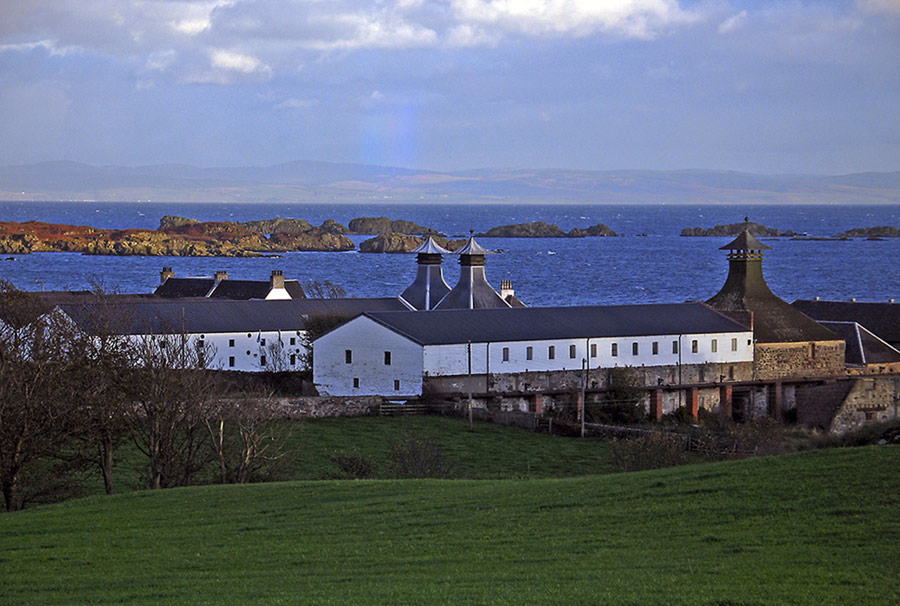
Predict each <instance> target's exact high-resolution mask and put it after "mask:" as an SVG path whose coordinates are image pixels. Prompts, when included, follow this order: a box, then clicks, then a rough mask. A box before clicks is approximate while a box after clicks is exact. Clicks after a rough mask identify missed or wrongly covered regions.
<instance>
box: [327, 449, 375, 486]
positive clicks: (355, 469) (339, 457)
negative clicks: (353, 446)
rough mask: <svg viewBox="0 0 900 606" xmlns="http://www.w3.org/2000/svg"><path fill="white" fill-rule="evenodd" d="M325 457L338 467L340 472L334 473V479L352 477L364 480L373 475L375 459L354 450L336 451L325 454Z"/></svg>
mask: <svg viewBox="0 0 900 606" xmlns="http://www.w3.org/2000/svg"><path fill="white" fill-rule="evenodd" d="M325 458H326V459H328V460H329V461H331V462H332V463H334V464H335V465H337V466H338V469H340V473H338V474H334V478H335V479H343V478H352V479H356V480H364V479H366V478H371V477H372V476H373V475H375V467H376V466H375V461H373V460H372V459H370V458H369V457H365V456H363V455H361V454H360V453H359V451H354V452H338V453H334V454H330V455H325Z"/></svg>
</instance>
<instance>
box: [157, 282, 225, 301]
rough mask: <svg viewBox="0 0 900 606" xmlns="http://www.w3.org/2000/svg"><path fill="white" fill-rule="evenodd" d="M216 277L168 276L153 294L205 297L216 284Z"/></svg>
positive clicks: (167, 296) (168, 296)
mask: <svg viewBox="0 0 900 606" xmlns="http://www.w3.org/2000/svg"><path fill="white" fill-rule="evenodd" d="M215 284H216V280H215V278H206V277H200V278H175V277H172V278H168V279H167V280H166V281H165V282H163V283H162V284H160V285H159V286H157V287H156V290H155V291H153V294H155V295H158V296H160V297H166V298H184V297H205V296H206V295H207V294H208V293H209V291H210V289H212V287H213V286H215Z"/></svg>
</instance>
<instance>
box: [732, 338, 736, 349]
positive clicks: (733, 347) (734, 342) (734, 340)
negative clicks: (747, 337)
mask: <svg viewBox="0 0 900 606" xmlns="http://www.w3.org/2000/svg"><path fill="white" fill-rule="evenodd" d="M731 351H737V339H732V340H731Z"/></svg>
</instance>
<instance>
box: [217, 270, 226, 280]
mask: <svg viewBox="0 0 900 606" xmlns="http://www.w3.org/2000/svg"><path fill="white" fill-rule="evenodd" d="M227 279H228V272H227V271H217V272H216V282H221V281H222V280H227Z"/></svg>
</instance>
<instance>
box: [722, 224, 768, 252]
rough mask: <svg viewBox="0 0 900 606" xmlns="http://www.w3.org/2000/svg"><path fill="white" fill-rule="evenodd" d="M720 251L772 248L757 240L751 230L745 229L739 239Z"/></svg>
mask: <svg viewBox="0 0 900 606" xmlns="http://www.w3.org/2000/svg"><path fill="white" fill-rule="evenodd" d="M719 250H744V251H747V250H772V247H771V246H767V245H765V244H763V243H762V242H760V241H759V240H757V239H756V237H755V236H753V234H751V233H750V230H749V229H744V231H742V232H741V233H740V235H738V237H737V238H735V239H734V240H732V241H731V242H729V243H728V244H726V245H725V246H723V247H721V248H720V249H719Z"/></svg>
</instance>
